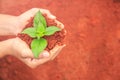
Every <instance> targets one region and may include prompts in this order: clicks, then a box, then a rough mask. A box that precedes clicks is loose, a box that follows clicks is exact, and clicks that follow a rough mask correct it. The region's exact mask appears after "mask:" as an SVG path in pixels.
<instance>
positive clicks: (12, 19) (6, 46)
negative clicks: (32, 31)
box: [0, 8, 65, 68]
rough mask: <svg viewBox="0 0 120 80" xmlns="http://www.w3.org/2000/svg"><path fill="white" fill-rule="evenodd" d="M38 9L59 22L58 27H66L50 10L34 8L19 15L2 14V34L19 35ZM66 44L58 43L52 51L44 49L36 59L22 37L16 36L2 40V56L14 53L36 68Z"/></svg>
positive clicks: (0, 20)
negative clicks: (60, 44)
mask: <svg viewBox="0 0 120 80" xmlns="http://www.w3.org/2000/svg"><path fill="white" fill-rule="evenodd" d="M38 10H40V11H41V12H42V14H44V15H46V16H47V17H48V18H49V19H50V20H53V21H55V22H56V23H57V27H59V28H61V29H63V28H64V25H63V24H62V23H61V22H59V21H57V20H56V17H55V16H53V15H52V14H51V13H50V12H49V11H48V10H45V9H39V8H33V9H30V10H28V11H26V12H24V13H23V14H21V15H19V16H11V15H3V14H0V36H4V35H17V34H18V33H20V32H21V31H22V30H23V29H24V27H25V25H26V24H27V23H28V20H29V19H30V18H31V17H33V16H34V15H35V14H36V12H37V11H38ZM13 44H14V45H13ZM64 46H65V45H62V46H58V45H56V46H55V47H54V48H53V49H52V50H51V51H50V52H48V51H43V52H42V53H41V54H40V55H39V58H38V59H35V58H34V56H33V53H32V51H31V50H30V49H29V47H28V45H27V44H26V43H25V42H24V41H22V40H21V39H20V38H18V37H16V38H12V39H8V40H5V41H1V42H0V58H2V57H4V56H6V55H12V56H15V57H16V58H18V59H19V60H21V61H22V62H24V63H25V64H26V65H28V66H29V67H31V68H35V67H37V66H38V65H40V64H43V63H45V62H48V61H50V60H53V59H54V58H55V57H56V56H57V55H58V53H59V52H60V51H61V50H62V48H63V47H64Z"/></svg>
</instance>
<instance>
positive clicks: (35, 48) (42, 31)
mask: <svg viewBox="0 0 120 80" xmlns="http://www.w3.org/2000/svg"><path fill="white" fill-rule="evenodd" d="M60 30H61V29H60V28H58V27H56V26H48V27H47V23H46V20H45V18H44V16H43V15H42V14H41V12H40V11H38V12H37V13H36V15H35V17H34V19H33V26H32V27H30V28H26V29H24V30H23V31H22V34H27V35H28V36H30V37H31V38H33V40H32V42H31V45H30V47H31V49H32V52H33V53H34V57H35V58H38V56H39V54H40V53H41V52H42V51H43V50H44V49H45V48H46V47H47V44H48V43H47V40H46V39H45V38H43V37H44V36H50V35H53V34H54V33H55V32H57V31H60Z"/></svg>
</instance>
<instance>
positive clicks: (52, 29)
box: [45, 26, 61, 35]
mask: <svg viewBox="0 0 120 80" xmlns="http://www.w3.org/2000/svg"><path fill="white" fill-rule="evenodd" d="M60 30H61V29H60V28H58V27H56V26H50V27H48V28H46V31H45V35H52V34H54V33H55V32H56V31H60Z"/></svg>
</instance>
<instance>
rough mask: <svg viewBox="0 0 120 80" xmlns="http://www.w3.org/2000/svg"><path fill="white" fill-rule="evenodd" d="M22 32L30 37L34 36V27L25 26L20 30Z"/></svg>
mask: <svg viewBox="0 0 120 80" xmlns="http://www.w3.org/2000/svg"><path fill="white" fill-rule="evenodd" d="M22 33H23V34H27V35H29V36H30V37H32V38H35V37H36V29H35V28H27V29H24V30H23V31H22Z"/></svg>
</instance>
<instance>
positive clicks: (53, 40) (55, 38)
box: [17, 18, 65, 51]
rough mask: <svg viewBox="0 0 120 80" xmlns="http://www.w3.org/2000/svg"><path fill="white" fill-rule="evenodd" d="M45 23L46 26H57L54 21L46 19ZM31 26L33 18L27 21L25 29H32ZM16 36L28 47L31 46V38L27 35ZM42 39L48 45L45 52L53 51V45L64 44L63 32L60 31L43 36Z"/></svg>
mask: <svg viewBox="0 0 120 80" xmlns="http://www.w3.org/2000/svg"><path fill="white" fill-rule="evenodd" d="M46 21H47V26H56V25H57V24H56V23H55V22H54V21H51V20H49V19H47V18H46ZM32 26H33V18H31V19H30V20H28V24H27V25H26V27H25V28H28V27H32ZM25 28H24V29H25ZM17 36H18V37H19V38H21V39H22V40H23V41H25V42H26V43H27V44H28V45H29V47H30V44H31V42H32V40H33V38H31V37H30V36H28V35H27V34H21V33H19V34H18V35H17ZM43 38H45V39H46V40H47V42H48V45H47V47H46V49H45V50H47V51H50V50H51V49H53V48H54V47H55V45H63V44H64V38H65V30H64V29H62V30H61V31H58V32H56V33H55V34H53V35H51V36H44V37H43ZM30 48H31V47H30Z"/></svg>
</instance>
